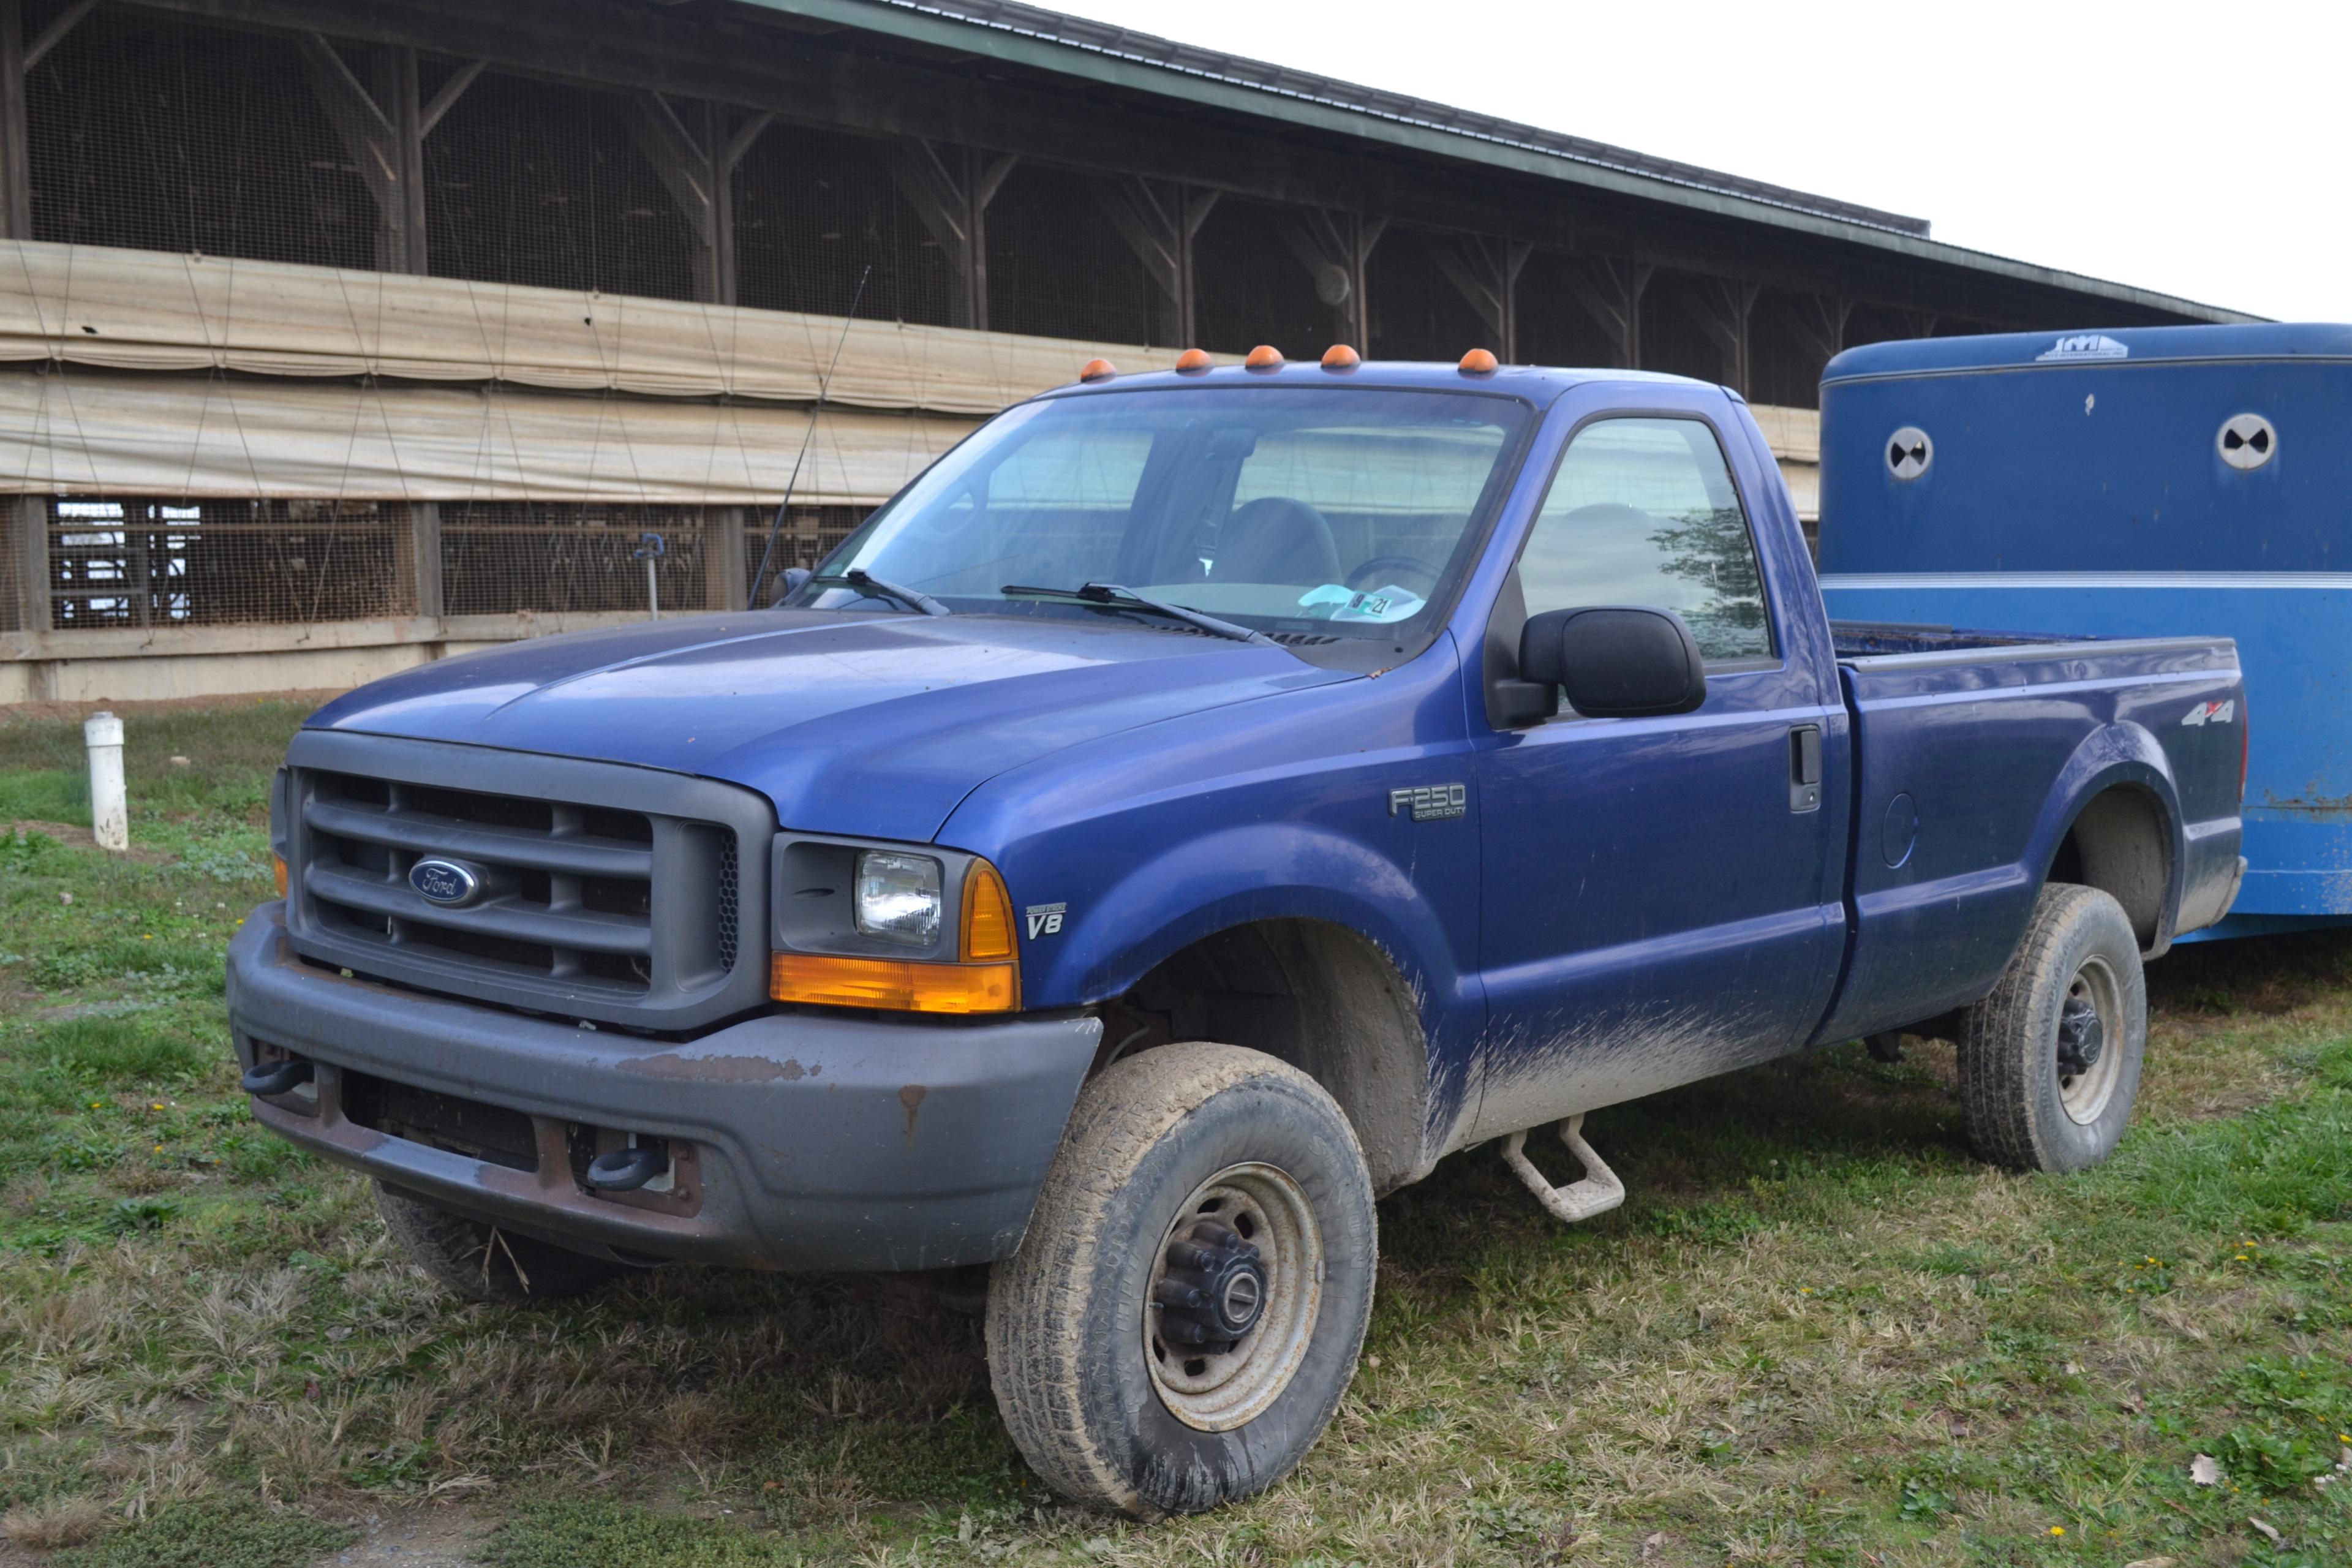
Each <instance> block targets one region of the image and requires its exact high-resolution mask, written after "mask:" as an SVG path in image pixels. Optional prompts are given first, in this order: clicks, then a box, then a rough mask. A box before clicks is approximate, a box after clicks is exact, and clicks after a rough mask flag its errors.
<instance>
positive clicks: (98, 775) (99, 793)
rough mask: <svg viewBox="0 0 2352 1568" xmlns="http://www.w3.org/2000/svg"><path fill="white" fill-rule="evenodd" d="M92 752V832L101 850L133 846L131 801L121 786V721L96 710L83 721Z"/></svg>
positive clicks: (85, 740) (83, 738)
mask: <svg viewBox="0 0 2352 1568" xmlns="http://www.w3.org/2000/svg"><path fill="white" fill-rule="evenodd" d="M81 743H82V744H83V745H84V746H85V747H87V748H88V749H89V831H90V837H93V838H95V839H97V840H98V847H100V849H112V850H116V851H121V850H124V849H128V848H130V847H131V800H130V796H129V795H128V793H127V792H126V791H125V790H124V789H123V787H122V721H121V720H120V719H118V718H116V717H115V716H114V715H113V714H111V713H93V714H91V715H90V716H89V718H88V719H87V720H85V721H83V723H82V727H81Z"/></svg>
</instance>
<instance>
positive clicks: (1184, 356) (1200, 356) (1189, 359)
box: [1176, 349, 1215, 375]
mask: <svg viewBox="0 0 2352 1568" xmlns="http://www.w3.org/2000/svg"><path fill="white" fill-rule="evenodd" d="M1213 363H1215V362H1214V361H1213V360H1211V359H1210V358H1209V351H1208V350H1206V349H1186V350H1185V351H1184V352H1183V353H1181V354H1178V355H1177V356H1176V368H1177V369H1178V370H1179V371H1181V372H1182V373H1183V374H1186V375H1197V374H1200V373H1201V372H1202V371H1204V370H1206V369H1208V368H1209V367H1210V365H1212V364H1213Z"/></svg>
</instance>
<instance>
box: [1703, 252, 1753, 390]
mask: <svg viewBox="0 0 2352 1568" xmlns="http://www.w3.org/2000/svg"><path fill="white" fill-rule="evenodd" d="M1701 289H1702V292H1703V295H1704V298H1703V301H1702V307H1701V310H1700V312H1699V325H1700V327H1701V328H1702V329H1704V330H1705V331H1706V335H1707V337H1708V338H1709V339H1710V340H1712V341H1713V342H1714V343H1715V346H1716V350H1717V353H1720V354H1722V356H1723V384H1725V385H1726V386H1728V387H1730V388H1731V390H1732V391H1734V392H1737V393H1738V394H1739V395H1740V396H1742V397H1745V396H1747V395H1748V382H1749V380H1750V379H1752V374H1751V373H1752V370H1753V366H1752V365H1751V363H1750V360H1751V357H1752V356H1751V355H1750V353H1749V342H1750V340H1749V334H1748V325H1749V323H1750V322H1751V321H1753V320H1754V318H1755V315H1756V295H1757V292H1758V290H1759V285H1757V284H1754V283H1750V282H1748V281H1746V280H1745V279H1738V278H1707V279H1701Z"/></svg>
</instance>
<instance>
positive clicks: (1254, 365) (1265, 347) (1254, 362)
mask: <svg viewBox="0 0 2352 1568" xmlns="http://www.w3.org/2000/svg"><path fill="white" fill-rule="evenodd" d="M1242 363H1243V364H1244V365H1246V366H1248V367H1249V368H1250V369H1251V370H1280V369H1281V368H1282V351H1281V350H1280V349H1278V348H1276V347H1275V346H1274V345H1273V344H1272V343H1260V344H1258V346H1257V347H1255V348H1254V349H1252V350H1250V352H1249V357H1248V358H1247V359H1245V360H1244V361H1242Z"/></svg>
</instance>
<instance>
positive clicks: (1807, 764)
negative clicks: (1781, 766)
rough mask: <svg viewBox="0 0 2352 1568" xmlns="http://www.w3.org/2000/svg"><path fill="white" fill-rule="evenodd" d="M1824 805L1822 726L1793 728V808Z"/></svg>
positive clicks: (1790, 758)
mask: <svg viewBox="0 0 2352 1568" xmlns="http://www.w3.org/2000/svg"><path fill="white" fill-rule="evenodd" d="M1821 806H1822V727H1821V726H1820V725H1819V724H1799V725H1797V726H1796V727H1795V728H1793V729H1791V730H1790V731H1789V809H1790V811H1819V810H1820V809H1821Z"/></svg>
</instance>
